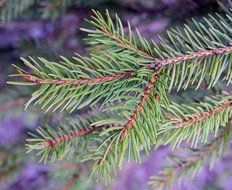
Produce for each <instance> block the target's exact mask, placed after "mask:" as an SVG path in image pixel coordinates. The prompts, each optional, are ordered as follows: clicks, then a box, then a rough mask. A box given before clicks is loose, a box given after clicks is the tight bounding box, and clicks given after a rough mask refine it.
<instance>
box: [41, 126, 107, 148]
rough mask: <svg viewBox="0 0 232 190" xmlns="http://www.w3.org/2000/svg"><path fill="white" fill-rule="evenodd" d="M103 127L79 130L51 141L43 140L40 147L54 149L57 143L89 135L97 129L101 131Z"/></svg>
mask: <svg viewBox="0 0 232 190" xmlns="http://www.w3.org/2000/svg"><path fill="white" fill-rule="evenodd" d="M103 127H104V126H103V125H100V126H91V127H89V128H87V129H80V130H77V131H75V132H73V133H69V134H65V135H61V136H58V137H56V138H53V139H48V140H45V141H44V142H42V145H43V147H44V148H45V147H48V146H50V147H51V148H54V147H55V146H56V144H57V143H59V142H62V141H66V140H70V139H73V138H76V137H77V136H82V135H86V134H88V133H91V132H93V131H96V130H98V129H101V128H103Z"/></svg>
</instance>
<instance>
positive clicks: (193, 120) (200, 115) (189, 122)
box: [172, 101, 232, 128]
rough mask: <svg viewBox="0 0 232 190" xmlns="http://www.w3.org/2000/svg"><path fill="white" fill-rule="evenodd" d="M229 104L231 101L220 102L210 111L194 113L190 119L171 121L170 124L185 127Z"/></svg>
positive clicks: (219, 110) (230, 104) (231, 104)
mask: <svg viewBox="0 0 232 190" xmlns="http://www.w3.org/2000/svg"><path fill="white" fill-rule="evenodd" d="M230 106H232V101H228V102H226V103H224V104H222V105H221V106H220V107H217V108H215V109H212V110H210V111H207V112H204V113H202V114H194V117H192V118H191V119H188V120H186V121H183V122H176V123H173V124H172V125H173V126H174V127H176V128H182V127H185V126H187V125H192V124H194V123H197V122H199V121H202V120H203V119H205V118H208V117H211V116H212V115H214V114H217V113H219V112H221V111H222V110H224V109H226V108H228V107H230Z"/></svg>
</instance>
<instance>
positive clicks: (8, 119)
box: [0, 115, 25, 146]
mask: <svg viewBox="0 0 232 190" xmlns="http://www.w3.org/2000/svg"><path fill="white" fill-rule="evenodd" d="M24 127H25V126H24V124H23V120H22V115H20V116H16V117H12V116H8V115H5V117H4V118H3V120H2V122H1V123H0V146H6V145H9V144H12V143H14V142H17V141H19V140H21V139H22V138H23V137H24V135H23V132H24V130H25V129H24Z"/></svg>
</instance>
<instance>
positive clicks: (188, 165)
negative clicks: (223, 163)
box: [148, 119, 232, 189]
mask: <svg viewBox="0 0 232 190" xmlns="http://www.w3.org/2000/svg"><path fill="white" fill-rule="evenodd" d="M231 134H232V128H231V119H230V120H229V122H228V123H227V125H226V127H224V128H223V129H222V130H221V132H220V134H219V135H218V136H217V137H215V138H214V139H213V140H212V141H211V142H210V143H209V144H207V145H205V146H203V147H202V148H199V149H194V150H192V152H191V154H192V155H190V157H187V158H181V157H179V156H177V155H170V156H169V159H170V160H171V161H172V162H173V165H171V166H167V167H165V168H164V169H163V170H162V171H160V172H159V173H158V174H157V175H155V176H152V177H151V178H150V181H149V183H148V184H149V185H151V186H153V187H155V188H156V189H168V188H170V187H171V186H172V185H173V183H174V180H175V179H179V180H183V178H187V176H189V175H192V177H195V176H196V174H197V172H199V170H200V169H201V168H202V167H203V166H204V165H205V164H206V162H207V161H208V160H209V159H210V160H211V161H212V162H211V167H212V163H214V162H215V161H216V160H218V159H219V158H220V157H221V156H223V153H224V152H225V151H226V149H227V148H228V146H229V144H230V137H231Z"/></svg>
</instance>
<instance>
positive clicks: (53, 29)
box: [0, 0, 232, 190]
mask: <svg viewBox="0 0 232 190" xmlns="http://www.w3.org/2000/svg"><path fill="white" fill-rule="evenodd" d="M17 1H18V0H0V19H1V22H0V190H31V189H33V190H37V189H38V190H43V189H44V190H47V189H49V190H56V189H62V190H68V189H78V190H79V189H80V190H82V189H90V190H92V189H96V190H101V189H105V187H104V186H103V185H102V184H101V183H96V182H89V183H87V171H86V170H88V168H79V167H78V166H77V165H75V164H74V163H56V164H47V165H44V164H39V163H38V160H37V158H36V157H35V155H33V154H26V147H25V142H26V138H27V133H28V132H30V131H33V130H35V129H36V128H37V127H38V126H39V125H41V124H43V123H46V121H48V120H50V119H51V118H54V117H55V118H59V117H62V116H61V115H60V114H59V113H55V114H52V113H49V114H46V115H45V114H44V113H43V112H42V111H41V110H38V109H36V108H34V107H32V108H30V109H28V110H26V111H24V103H25V101H27V100H28V99H29V96H30V94H31V92H32V89H31V88H29V87H21V86H20V87H16V86H11V85H7V84H6V82H7V81H8V80H9V78H8V75H9V74H12V73H14V71H13V70H12V66H11V64H16V65H18V66H20V67H23V66H22V62H21V61H20V59H19V58H20V57H26V56H32V57H38V56H41V57H46V58H47V59H49V60H57V59H59V55H64V56H66V57H70V56H72V55H73V54H74V53H79V54H81V55H85V54H87V53H88V47H86V46H85V43H84V41H83V38H84V37H85V34H84V33H82V32H81V31H80V30H79V28H80V27H88V25H87V23H86V22H85V21H84V19H85V18H89V17H90V16H91V9H96V10H99V11H100V12H104V11H105V9H108V10H109V11H110V13H111V14H113V13H117V14H118V15H119V17H120V18H121V19H122V21H123V22H124V23H126V22H127V21H130V23H131V26H132V28H136V27H137V28H138V30H139V31H140V32H141V33H142V35H143V36H145V37H147V38H152V39H153V40H155V41H158V38H157V35H161V36H165V32H164V31H165V30H166V29H168V28H170V27H173V26H181V25H183V23H188V22H190V19H191V18H195V19H197V20H198V19H199V18H202V16H207V15H208V14H213V13H215V12H222V8H221V7H220V6H219V5H218V3H217V2H216V0H92V1H91V0H82V1H81V0H67V1H65V0H21V3H19V2H20V1H18V3H19V6H18V7H17V8H15V6H13V4H14V3H16V2H17ZM220 2H223V1H220ZM24 3H25V4H24ZM20 6H21V7H20ZM125 30H126V28H125ZM216 90H217V89H216ZM180 93H181V92H180ZM184 93H185V96H186V95H187V96H190V97H191V96H192V94H191V93H192V92H191V91H188V92H182V95H183V94H184ZM205 95H206V92H202V94H198V96H199V98H200V97H201V98H202V96H205ZM177 96H179V94H177ZM194 96H195V98H197V96H196V95H194ZM169 152H170V150H169V149H168V147H161V148H159V150H158V151H156V152H152V153H151V154H150V156H149V157H148V158H146V159H144V161H143V163H142V164H141V165H137V164H134V163H130V164H127V165H124V167H123V169H122V171H120V174H119V176H118V177H117V179H115V180H114V181H113V182H112V184H110V186H109V187H108V189H112V190H116V189H117V190H118V189H120V190H145V189H148V187H147V181H148V179H149V176H150V175H153V174H155V173H157V172H158V171H159V170H160V169H161V168H162V165H163V164H165V162H166V161H165V157H166V156H167V154H169ZM175 188H176V189H190V190H194V189H197V190H199V189H206V190H207V189H210V190H211V189H215V190H216V189H217V190H219V189H220V190H224V189H225V190H232V153H231V154H230V153H228V154H226V155H225V156H224V157H223V159H222V160H221V161H220V162H217V163H216V164H215V166H214V168H213V169H212V170H210V169H209V167H208V166H206V167H205V168H204V169H203V170H202V171H201V172H200V174H199V175H198V176H197V178H196V179H194V180H189V181H188V182H186V183H185V184H182V185H181V186H179V187H178V186H175Z"/></svg>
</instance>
